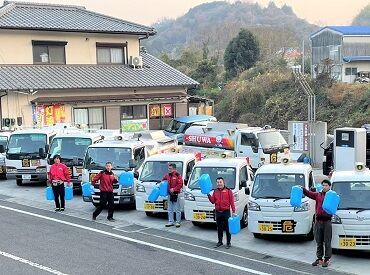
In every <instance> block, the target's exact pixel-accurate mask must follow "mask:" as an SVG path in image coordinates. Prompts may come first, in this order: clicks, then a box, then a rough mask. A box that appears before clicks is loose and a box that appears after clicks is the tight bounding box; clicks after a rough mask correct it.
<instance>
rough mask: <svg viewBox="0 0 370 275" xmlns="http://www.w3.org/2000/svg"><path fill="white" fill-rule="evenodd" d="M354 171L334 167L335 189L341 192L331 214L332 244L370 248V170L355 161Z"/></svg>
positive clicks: (338, 192)
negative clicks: (335, 207)
mask: <svg viewBox="0 0 370 275" xmlns="http://www.w3.org/2000/svg"><path fill="white" fill-rule="evenodd" d="M355 167H356V168H355V169H353V170H352V171H334V172H333V174H332V177H331V182H332V190H334V191H335V192H337V194H338V195H339V196H340V202H339V206H338V210H337V212H336V214H335V215H333V217H332V226H333V227H332V228H333V231H332V234H333V238H332V242H331V245H332V248H333V249H336V250H339V249H350V250H367V251H370V171H369V168H365V165H364V164H363V163H356V166H355Z"/></svg>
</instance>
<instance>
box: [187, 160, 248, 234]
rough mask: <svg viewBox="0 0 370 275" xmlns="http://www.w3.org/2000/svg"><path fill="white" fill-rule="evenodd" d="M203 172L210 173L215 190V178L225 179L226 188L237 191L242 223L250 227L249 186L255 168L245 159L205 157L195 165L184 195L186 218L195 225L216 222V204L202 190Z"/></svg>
mask: <svg viewBox="0 0 370 275" xmlns="http://www.w3.org/2000/svg"><path fill="white" fill-rule="evenodd" d="M203 174H209V176H210V178H211V181H212V184H213V189H215V188H217V187H216V179H217V178H218V177H223V178H224V181H225V185H226V187H228V188H229V189H231V190H232V192H233V194H234V199H235V207H236V213H237V214H238V215H239V216H240V218H241V225H242V226H243V227H244V226H247V224H248V208H247V203H248V197H249V192H248V191H249V190H248V187H249V186H250V185H251V183H252V181H253V171H252V169H251V167H250V166H249V165H248V162H247V160H246V159H238V158H233V159H204V160H201V161H199V162H197V163H196V164H195V166H194V168H193V171H192V173H191V176H190V179H189V182H188V185H187V186H186V189H185V194H184V199H185V205H184V212H185V219H186V220H189V221H192V222H193V224H194V225H197V224H200V223H215V222H216V215H215V206H214V205H213V204H212V203H211V202H210V201H209V199H208V197H207V195H204V194H202V193H201V191H200V187H199V183H198V181H199V178H200V176H201V175H203Z"/></svg>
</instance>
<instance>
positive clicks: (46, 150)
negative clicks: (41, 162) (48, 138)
mask: <svg viewBox="0 0 370 275" xmlns="http://www.w3.org/2000/svg"><path fill="white" fill-rule="evenodd" d="M49 148H50V147H49V144H45V153H46V154H47V153H49Z"/></svg>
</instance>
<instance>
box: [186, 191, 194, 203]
mask: <svg viewBox="0 0 370 275" xmlns="http://www.w3.org/2000/svg"><path fill="white" fill-rule="evenodd" d="M184 199H185V200H187V201H195V197H194V195H193V194H192V193H189V192H185V194H184Z"/></svg>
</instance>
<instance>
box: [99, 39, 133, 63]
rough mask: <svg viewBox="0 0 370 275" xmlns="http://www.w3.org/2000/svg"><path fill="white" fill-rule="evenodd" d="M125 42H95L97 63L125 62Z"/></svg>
mask: <svg viewBox="0 0 370 275" xmlns="http://www.w3.org/2000/svg"><path fill="white" fill-rule="evenodd" d="M126 45H127V44H108V43H96V56H97V63H98V64H125V63H127V62H126V57H127V52H126V51H127V47H126Z"/></svg>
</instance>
